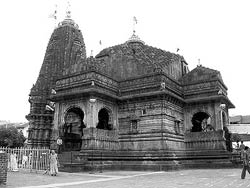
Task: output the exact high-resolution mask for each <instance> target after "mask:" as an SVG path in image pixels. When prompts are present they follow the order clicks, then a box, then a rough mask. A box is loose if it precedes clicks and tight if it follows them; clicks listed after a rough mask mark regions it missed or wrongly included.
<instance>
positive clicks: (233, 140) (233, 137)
mask: <svg viewBox="0 0 250 188" xmlns="http://www.w3.org/2000/svg"><path fill="white" fill-rule="evenodd" d="M239 141H241V137H240V135H238V134H236V133H233V134H232V142H239Z"/></svg>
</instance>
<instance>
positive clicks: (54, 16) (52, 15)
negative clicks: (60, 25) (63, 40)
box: [49, 4, 57, 26]
mask: <svg viewBox="0 0 250 188" xmlns="http://www.w3.org/2000/svg"><path fill="white" fill-rule="evenodd" d="M49 18H53V19H54V20H55V26H56V19H57V4H55V11H54V13H53V14H50V15H49Z"/></svg>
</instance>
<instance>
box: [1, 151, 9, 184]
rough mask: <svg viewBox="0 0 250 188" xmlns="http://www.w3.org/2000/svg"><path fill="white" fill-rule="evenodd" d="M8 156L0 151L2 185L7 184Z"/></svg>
mask: <svg viewBox="0 0 250 188" xmlns="http://www.w3.org/2000/svg"><path fill="white" fill-rule="evenodd" d="M7 165H8V162H7V154H6V153H4V152H2V151H0V185H1V184H6V182H7Z"/></svg>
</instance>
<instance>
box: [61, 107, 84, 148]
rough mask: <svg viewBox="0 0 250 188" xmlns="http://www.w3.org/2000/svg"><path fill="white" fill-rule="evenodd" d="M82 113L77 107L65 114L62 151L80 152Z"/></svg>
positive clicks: (82, 124) (82, 125) (82, 126)
mask: <svg viewBox="0 0 250 188" xmlns="http://www.w3.org/2000/svg"><path fill="white" fill-rule="evenodd" d="M83 118H84V113H83V111H82V110H81V109H80V108H78V107H73V108H70V109H69V110H68V111H67V113H66V114H65V117H64V121H65V124H64V126H63V138H62V139H63V150H64V151H79V150H81V144H82V136H83V128H85V127H86V126H85V125H84V123H83Z"/></svg>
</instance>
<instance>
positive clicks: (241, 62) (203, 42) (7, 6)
mask: <svg viewBox="0 0 250 188" xmlns="http://www.w3.org/2000/svg"><path fill="white" fill-rule="evenodd" d="M0 3H1V11H0V17H1V22H2V23H1V29H0V51H1V53H0V58H1V60H0V86H1V92H0V120H7V121H11V122H25V121H27V120H26V119H25V115H27V114H28V113H29V108H30V104H29V102H28V97H29V92H30V89H31V87H32V85H33V84H34V83H35V82H36V79H37V77H38V74H39V71H40V68H41V66H42V63H43V58H44V55H45V50H46V47H47V44H48V41H49V38H50V36H51V34H52V32H53V30H54V28H55V22H57V23H58V22H60V21H62V20H63V19H64V18H65V15H66V13H65V12H66V9H67V8H66V7H67V1H66V0H65V1H64V0H21V1H20V0H8V1H1V2H0ZM55 4H57V12H58V16H57V17H58V18H57V20H56V21H55V20H54V19H53V18H49V15H51V14H53V12H54V10H55ZM70 5H71V6H70V10H71V16H72V19H73V20H74V21H75V22H76V23H77V24H78V25H79V28H80V29H81V31H82V34H83V37H84V42H85V45H86V50H87V56H90V54H91V50H93V55H96V54H97V53H98V52H99V51H100V50H101V49H103V48H106V47H110V46H114V45H117V44H122V43H124V42H125V41H127V40H128V39H129V37H130V36H131V35H132V31H133V17H134V16H135V17H136V18H137V21H138V22H137V24H136V26H135V29H136V33H137V34H138V35H139V37H140V38H141V40H143V41H144V42H145V43H146V44H147V45H150V46H153V47H157V48H161V49H163V50H166V51H170V52H173V53H176V49H177V48H179V49H180V51H179V52H178V53H179V54H180V55H183V56H184V58H185V60H186V61H187V63H188V65H189V69H190V70H192V69H193V68H195V67H196V66H197V65H198V59H200V64H201V65H202V66H205V67H208V68H212V69H216V70H219V71H220V72H221V75H222V78H223V81H224V83H225V84H226V86H227V87H228V97H229V98H230V100H231V101H232V102H233V104H234V105H235V106H236V108H235V109H230V111H229V114H230V115H250V111H249V106H250V100H249V96H250V87H249V83H248V82H249V81H250V72H249V70H250V69H249V68H250V58H249V49H250V48H249V44H250V11H249V8H250V1H249V0H235V1H233V0H188V1H187V0H105V1H104V0H71V1H70ZM100 40H101V41H102V45H100V44H99V41H100Z"/></svg>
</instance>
